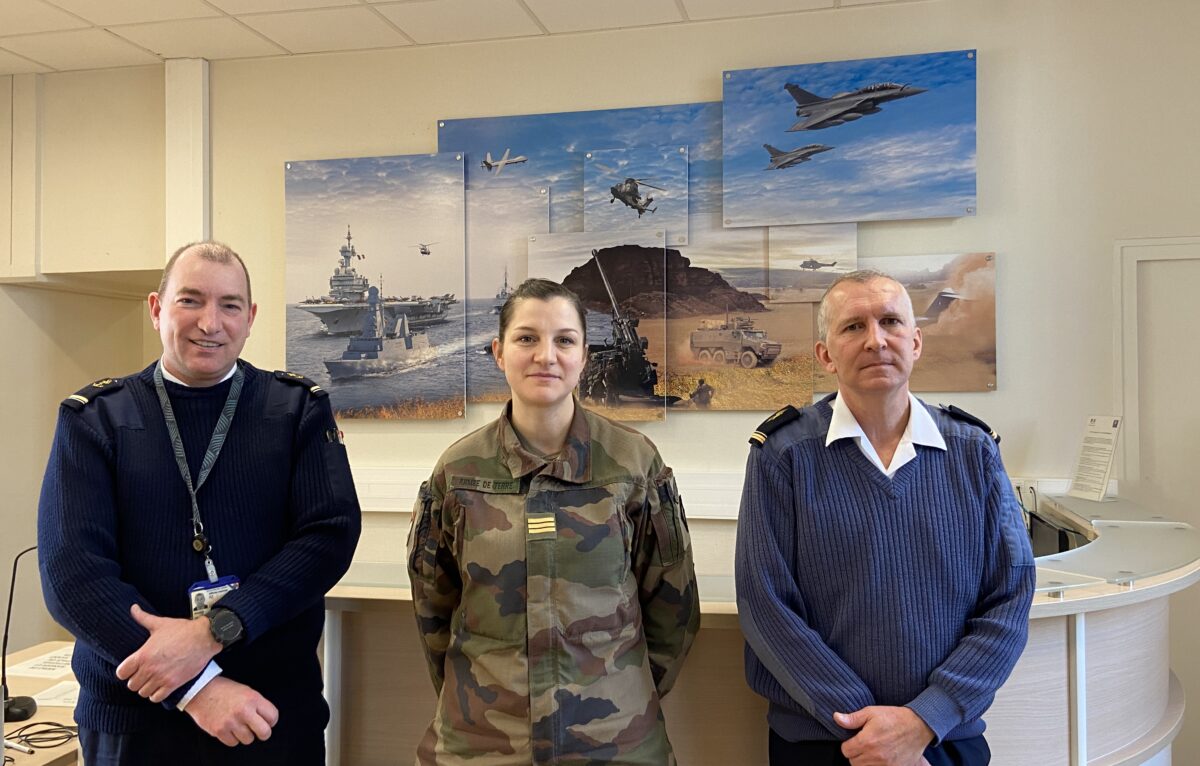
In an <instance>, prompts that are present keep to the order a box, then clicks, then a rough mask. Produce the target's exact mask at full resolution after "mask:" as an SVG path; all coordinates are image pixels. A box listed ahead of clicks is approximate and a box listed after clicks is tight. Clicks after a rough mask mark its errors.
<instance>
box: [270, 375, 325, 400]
mask: <svg viewBox="0 0 1200 766" xmlns="http://www.w3.org/2000/svg"><path fill="white" fill-rule="evenodd" d="M275 377H276V378H278V379H279V380H282V381H284V382H286V383H295V384H296V385H298V386H304V387H305V388H307V389H308V392H309V393H310V394H312V395H313V396H328V395H329V393H328V392H327V391H326V390H325V389H323V388H321V387H320V386H319V385H317V384H316V383H314V382H313V381H312V380H309V379H308V378H306V377H304V376H303V375H301V374H300V373H298V372H288V371H287V370H276V371H275Z"/></svg>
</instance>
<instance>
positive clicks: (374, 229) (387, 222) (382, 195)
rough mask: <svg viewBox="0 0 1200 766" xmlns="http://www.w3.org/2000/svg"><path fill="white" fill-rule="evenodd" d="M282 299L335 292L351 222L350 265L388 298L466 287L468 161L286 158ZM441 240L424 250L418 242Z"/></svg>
mask: <svg viewBox="0 0 1200 766" xmlns="http://www.w3.org/2000/svg"><path fill="white" fill-rule="evenodd" d="M284 189H285V207H286V221H287V223H286V228H287V233H286V242H287V277H286V280H285V284H286V292H285V294H286V297H287V301H288V302H289V303H295V302H297V301H300V300H303V299H304V298H307V297H310V296H319V295H324V294H326V293H328V292H329V275H330V274H331V273H332V272H333V269H334V267H335V266H336V265H338V264H339V262H340V259H339V256H338V248H340V247H341V246H342V245H344V244H345V243H346V227H347V226H349V227H350V230H351V233H352V234H353V236H354V247H355V249H356V250H357V251H358V252H360V253H362V254H365V256H366V257H365V258H364V259H363V260H355V261H354V263H353V265H354V267H355V268H356V269H357V270H358V272H359V274H363V275H365V276H367V277H368V278H369V279H370V280H371V284H373V285H378V284H379V281H380V278H381V277H382V280H383V292H384V294H385V295H412V294H414V293H419V294H421V295H426V296H428V295H435V294H441V293H447V292H450V293H455V294H457V295H459V296H461V295H462V294H463V291H464V287H463V286H464V280H465V252H466V250H465V246H464V230H465V223H464V214H465V209H466V205H465V203H464V190H463V163H462V161H461V160H458V159H456V158H455V155H454V154H417V155H407V156H393V157H359V158H349V159H333V160H305V161H293V162H288V163H286V164H285V166H284ZM422 242H424V243H436V244H434V245H433V246H432V247H431V254H430V255H427V256H423V255H421V254H420V252H419V250H418V248H417V245H418V244H419V243H422Z"/></svg>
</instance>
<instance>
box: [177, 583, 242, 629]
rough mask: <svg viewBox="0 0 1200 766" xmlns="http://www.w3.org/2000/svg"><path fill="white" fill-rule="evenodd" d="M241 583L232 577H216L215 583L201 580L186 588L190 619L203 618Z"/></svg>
mask: <svg viewBox="0 0 1200 766" xmlns="http://www.w3.org/2000/svg"><path fill="white" fill-rule="evenodd" d="M240 584H241V581H240V580H238V578H237V577H236V576H234V575H226V576H225V577H218V578H217V580H216V582H209V581H208V580H201V581H200V582H197V583H193V584H192V586H191V587H190V588H188V601H189V602H190V603H191V605H192V619H193V620H194V619H196V618H198V617H203V616H204V615H206V614H208V611H209V610H210V609H212V608H213V605H214V604H216V603H217V602H218V601H220V600H221V597H222V596H224V595H225V594H226V593H228V592H229V591H231V590H237V587H238V585H240Z"/></svg>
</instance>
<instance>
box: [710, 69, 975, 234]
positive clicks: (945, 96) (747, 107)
mask: <svg viewBox="0 0 1200 766" xmlns="http://www.w3.org/2000/svg"><path fill="white" fill-rule="evenodd" d="M975 63H976V59H975V55H974V51H951V52H947V53H930V54H920V55H915V56H893V57H888V58H878V59H861V60H857V61H840V62H828V63H821V64H804V65H797V66H786V67H772V68H767V69H744V70H735V71H730V72H727V73H726V74H725V81H724V124H723V128H722V136H723V145H724V151H725V158H724V186H723V192H724V202H725V207H724V210H725V213H724V215H725V218H726V220H727V221H728V222H729V224H730V225H736V226H761V225H779V224H802V223H833V222H848V221H867V220H893V219H913V218H935V217H952V216H961V215H967V214H969V213H968V209H972V210H973V209H974V207H975V156H976V152H975ZM880 82H897V83H901V84H908V85H913V86H916V87H920V88H925V89H927V91H926V92H925V93H920V94H917V95H914V96H910V97H908V98H904V99H900V100H897V101H891V102H888V103H885V104H882V105H881V109H882V111H880V112H879V113H877V114H870V115H866V116H864V117H862V118H861V119H859V120H856V121H853V122H848V123H845V124H843V125H837V126H834V127H829V128H823V129H819V130H806V131H796V132H792V133H789V132H787V129H788V128H789V127H791V126H792V125H793V124H794V123H796V122H797V120H798V118H797V117H796V114H795V107H796V104H795V101H794V100H793V99H792V97H791V96H790V95H788V93H787V91H786V90H784V85H786V84H787V83H795V84H797V85H799V86H800V87H802V88H804V89H805V90H808V91H810V92H812V93H814V94H816V95H818V96H822V97H832V96H834V95H836V94H838V93H843V92H849V91H853V90H856V89H858V88H862V87H865V86H868V85H872V84H875V83H880ZM813 143H816V144H824V145H826V146H832V147H834V149H833V150H832V151H828V152H824V153H822V154H818V155H816V156H814V157H813V158H812V159H811V160H809V161H808V162H804V163H802V164H799V165H796V166H793V167H790V168H785V169H783V170H770V171H766V170H763V168H765V167H766V166H767V162H768V154H767V151H766V150H765V149H763V144H771V145H772V146H775V147H777V148H779V149H781V150H783V151H789V150H792V149H796V148H798V147H801V146H804V145H806V144H813Z"/></svg>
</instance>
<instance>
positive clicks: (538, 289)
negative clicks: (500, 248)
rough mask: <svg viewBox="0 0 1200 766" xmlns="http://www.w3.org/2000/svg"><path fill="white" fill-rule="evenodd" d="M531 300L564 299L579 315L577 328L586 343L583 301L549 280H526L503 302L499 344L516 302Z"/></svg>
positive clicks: (585, 313)
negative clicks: (581, 331)
mask: <svg viewBox="0 0 1200 766" xmlns="http://www.w3.org/2000/svg"><path fill="white" fill-rule="evenodd" d="M526 298H533V299H535V300H539V301H548V300H550V299H551V298H565V299H566V301H567V302H568V303H570V304H571V305H572V306H574V307H575V311H576V313H578V314H579V327H580V329H581V330H583V342H584V344H586V343H587V311H586V310H585V309H584V308H583V301H581V300H579V296H578V295H576V294H575V293H573V292H571V290H569V289H567V288H565V287H563V286H562V285H560V284H559V283H557V282H551V281H550V280H549V279H526V280H525V281H524V282H522V283H521V284H520V285H518V286H517V289H516V290H513V291H512V293H511V294H510V295H509V296H508V300H506V301H504V306H503V307H502V308H501V309H500V342H501V343H503V342H504V331H505V330H507V329H508V325H509V323H510V322H511V321H512V315H513V312H515V311H516V310H517V301H521V300H525V299H526Z"/></svg>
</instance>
